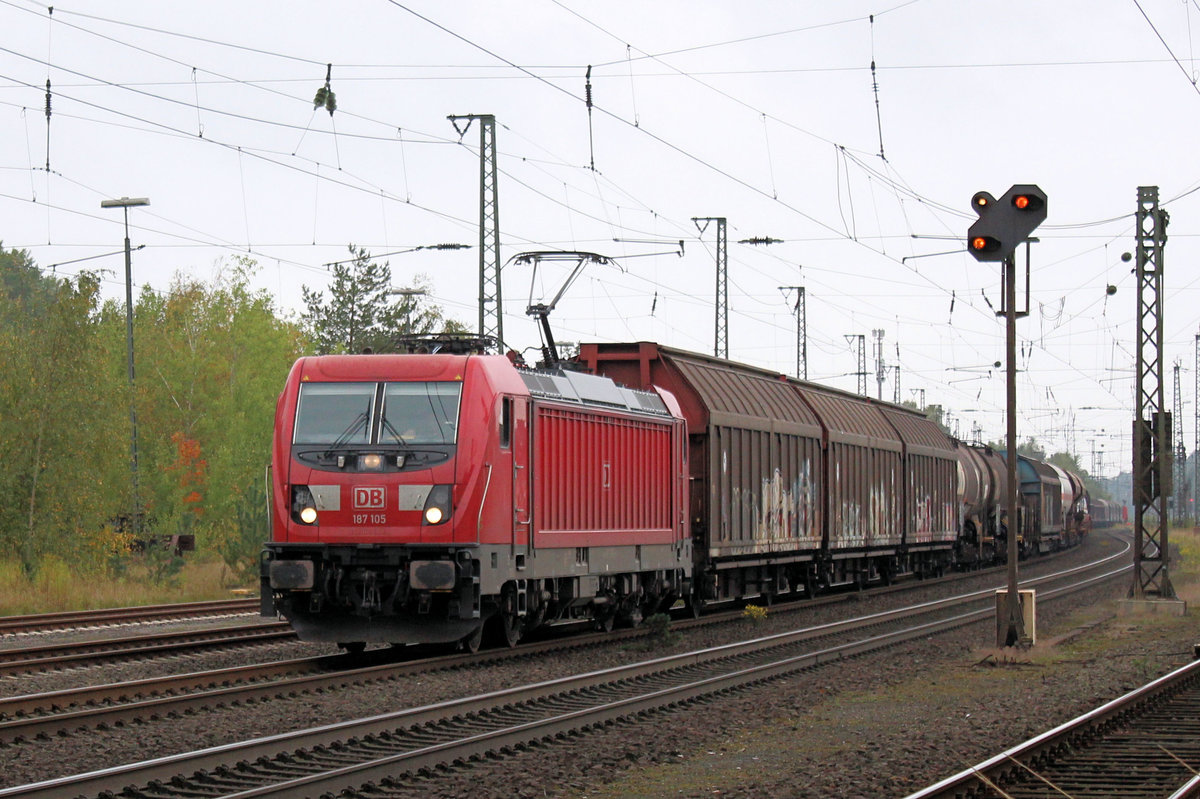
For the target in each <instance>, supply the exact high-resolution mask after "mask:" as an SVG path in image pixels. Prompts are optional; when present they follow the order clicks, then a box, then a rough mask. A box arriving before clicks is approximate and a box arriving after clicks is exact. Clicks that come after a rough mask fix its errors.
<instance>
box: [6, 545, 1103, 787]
mask: <svg viewBox="0 0 1200 799" xmlns="http://www.w3.org/2000/svg"><path fill="white" fill-rule="evenodd" d="M1116 557H1119V556H1113V558H1116ZM1113 558H1109V559H1106V561H1111V560H1112V559H1113ZM1109 566H1111V563H1108V564H1106V566H1105V567H1104V568H1106V569H1109ZM1096 568H1097V565H1096V564H1091V565H1090V566H1087V567H1079V568H1076V569H1072V570H1068V571H1067V572H1062V573H1059V574H1055V575H1048V576H1046V577H1043V578H1039V579H1037V580H1036V581H1028V583H1038V584H1041V585H1043V586H1045V585H1048V584H1050V583H1054V582H1057V581H1063V580H1066V581H1068V582H1069V583H1070V584H1069V585H1067V586H1065V587H1060V588H1053V589H1046V588H1043V589H1042V591H1041V592H1040V593H1041V599H1042V601H1050V600H1051V599H1053V598H1054V597H1055V596H1058V595H1061V594H1063V593H1066V592H1070V591H1078V590H1082V589H1083V588H1085V587H1090V586H1091V585H1094V584H1096V583H1097V582H1099V581H1104V580H1108V579H1113V578H1114V577H1116V578H1119V577H1121V576H1123V575H1124V574H1125V572H1126V569H1125V568H1124V567H1113V568H1111V569H1109V570H1107V571H1103V572H1102V573H1101V574H1099V575H1097V576H1093V577H1090V578H1087V579H1081V578H1080V577H1079V576H1078V575H1079V574H1081V573H1082V572H1083V571H1085V570H1091V571H1095V570H1096ZM994 593H995V589H987V590H983V591H976V592H972V593H970V594H965V595H962V596H959V597H953V598H950V599H944V600H938V601H935V602H929V603H925V604H922V605H917V606H913V607H909V608H905V609H901V610H896V611H888V612H885V613H878V614H873V615H871V616H867V617H862V618H859V619H853V620H848V621H842V622H835V623H832V624H827V625H822V626H820V627H815V628H808V629H805V630H798V631H795V632H792V633H786V634H782V635H776V636H771V637H769V638H765V639H759V640H755V641H749V642H743V643H739V644H733V645H727V646H723V647H717V648H715V649H709V650H703V651H700V652H690V653H686V654H682V655H676V656H671V657H667V658H660V659H657V660H652V661H647V662H644V663H639V664H634V665H630V666H622V667H618V668H614V669H608V670H605V671H601V672H594V673H591V674H585V675H580V676H574V677H569V678H564V679H559V680H554V681H551V682H546V683H540V684H537V685H532V686H526V687H522V688H514V689H510V690H506V691H501V692H498V693H493V694H488V695H484V696H477V697H471V698H468V699H461V700H455V701H451V702H445V703H441V704H437V705H431V706H428V707H423V708H417V709H411V710H405V711H400V712H397V713H390V714H386V715H380V716H376V717H373V718H371V719H365V720H357V721H352V722H345V723H341V724H334V725H329V726H326V727H322V728H318V729H314V730H303V731H298V732H293V733H288V734H284V735H279V736H272V737H269V738H260V739H257V740H254V741H249V742H244V743H238V744H230V745H226V746H220V747H215V748H211V749H206V750H202V751H199V752H193V753H188V754H183V755H177V756H172V757H165V758H159V759H157V760H154V761H148V762H144V763H138V764H132V765H129V766H121V767H118V768H114V769H107V770H104V771H100V772H93V773H91V774H87V775H79V776H76V777H69V778H63V779H59V780H52V781H48V782H45V783H38V784H36V785H27V786H20V787H17V788H12V789H9V790H6V791H0V797H6V796H15V795H21V796H38V797H50V796H77V795H80V794H85V795H96V794H99V793H101V792H103V791H114V792H115V791H119V790H121V789H122V788H124V787H125V786H128V785H140V786H146V787H143V788H139V793H138V795H142V796H174V795H178V794H181V793H186V794H187V795H194V796H227V795H237V796H246V797H250V796H283V795H319V794H321V793H323V792H326V791H333V792H336V791H340V790H343V789H350V790H352V791H356V790H358V787H359V786H362V785H364V784H371V785H373V788H372V791H373V792H372V794H371V795H372V796H378V795H387V791H388V780H390V779H392V778H394V777H395V776H396V775H398V774H403V773H405V772H409V771H413V770H416V769H422V768H428V767H432V766H436V765H438V764H442V763H453V762H456V761H460V760H468V759H470V758H473V757H479V756H481V755H483V754H485V753H491V752H496V751H500V750H503V749H505V748H506V747H511V746H518V745H522V744H526V743H529V742H534V741H552V740H554V739H555V738H556V737H557V736H562V735H566V734H569V733H571V732H574V731H579V730H586V729H588V728H590V727H592V726H595V725H598V724H606V723H609V722H611V721H612V720H614V719H618V718H627V717H629V716H631V715H635V714H638V713H644V712H652V711H656V710H662V709H664V708H670V707H674V706H679V705H686V704H688V703H691V702H694V701H698V700H701V699H703V698H705V697H710V696H712V695H714V694H719V693H721V692H724V691H730V690H738V689H740V688H743V687H745V686H747V685H752V684H755V683H759V682H763V681H766V680H771V679H774V678H776V677H778V676H780V675H784V674H788V673H793V672H795V671H798V670H802V669H813V668H818V667H820V666H821V665H823V664H825V663H829V662H834V661H838V660H841V659H843V658H847V657H853V656H855V655H859V654H862V653H865V652H869V651H874V650H878V649H881V648H885V647H889V646H894V645H896V644H899V643H901V642H904V641H907V640H912V639H914V638H922V637H928V636H930V635H933V634H936V633H937V632H939V631H942V630H948V629H953V628H955V627H958V626H962V625H966V624H971V623H974V622H978V621H984V620H989V619H991V618H992V617H993V614H994V612H995V597H994ZM487 654H492V653H487ZM500 654H506V652H505V653H497V656H498V655H500ZM521 654H524V653H523V652H522V653H521ZM485 656H486V655H485ZM463 657H466V656H463ZM411 665H413V666H415V667H416V668H418V669H425V670H427V669H428V665H427V664H423V663H420V662H418V663H415V664H411ZM333 679H335V680H341V681H343V682H344V681H346V680H349V679H351V676H350V674H349V673H343V674H340V675H335V676H334V678H333ZM276 690H278V689H276Z"/></svg>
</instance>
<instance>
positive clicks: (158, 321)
mask: <svg viewBox="0 0 1200 799" xmlns="http://www.w3.org/2000/svg"><path fill="white" fill-rule="evenodd" d="M256 269H257V265H256V264H255V263H254V261H252V260H249V259H244V258H242V259H237V260H236V261H235V262H234V264H232V265H230V266H227V267H226V268H224V269H223V270H222V271H221V272H220V273H219V274H218V275H217V277H216V278H215V279H214V280H213V282H212V283H210V284H203V283H200V282H198V281H195V280H186V279H182V278H179V277H176V279H175V280H174V282H173V283H172V285H171V288H170V290H169V291H168V292H167V293H166V294H165V295H159V294H156V293H154V292H148V291H144V292H143V293H142V296H141V298H140V300H139V303H138V314H137V320H138V323H139V325H140V326H143V327H146V328H149V327H150V326H151V325H152V326H153V329H154V332H155V336H154V340H155V344H154V346H153V347H142V348H139V352H138V375H139V378H138V389H139V421H140V424H141V427H142V429H143V430H144V435H143V437H142V439H143V440H144V441H145V442H146V444H145V447H144V451H145V457H144V459H143V460H144V466H143V469H142V473H143V475H144V480H143V485H144V486H145V489H144V491H143V494H144V499H145V501H146V503H147V504H148V513H149V515H150V516H151V518H152V520H153V528H154V533H155V534H157V535H164V536H165V535H177V534H194V535H195V536H196V541H197V547H198V548H212V547H215V548H216V549H217V551H219V552H220V553H221V554H222V555H223V556H224V555H225V554H226V553H231V554H230V557H233V558H237V559H241V558H249V559H250V560H252V561H253V560H255V559H256V558H257V555H258V546H257V545H256V546H254V547H253V549H252V551H246V550H245V548H244V547H242V548H236V549H237V551H236V552H234V550H233V549H230V548H229V547H226V546H225V545H224V543H225V542H224V539H225V537H227V536H230V535H231V534H232V533H231V529H230V528H231V523H232V520H233V519H234V518H235V517H236V516H237V515H238V512H239V508H240V507H241V505H242V504H243V502H244V501H245V500H244V497H246V496H247V495H248V494H249V493H252V492H253V491H254V490H256V489H255V487H256V486H257V485H259V484H261V483H262V482H263V474H264V468H265V466H266V464H267V462H268V461H269V459H270V446H271V431H272V428H273V420H274V410H275V399H276V397H277V396H278V394H279V390H280V388H281V387H282V386H283V383H284V381H285V379H286V377H287V372H288V369H290V368H291V365H292V363H293V361H295V359H296V357H298V356H299V354H300V333H299V331H298V330H297V329H296V327H295V326H294V325H292V324H290V323H287V322H285V321H282V320H281V319H280V315H279V313H278V311H277V309H276V308H275V305H274V301H273V300H272V299H271V297H270V296H269V295H268V294H267V293H266V292H262V291H259V292H254V291H251V290H250V289H249V281H250V279H251V277H252V276H253V274H254V271H255V270H256ZM268 535H269V531H268V530H267V529H266V526H265V524H264V525H263V526H262V527H261V529H260V530H259V531H258V539H257V543H258V544H261V542H262V541H263V540H265V539H266V538H267V536H268ZM231 568H232V569H233V571H234V572H235V573H239V572H243V571H244V569H243V568H242V566H241V565H240V564H231Z"/></svg>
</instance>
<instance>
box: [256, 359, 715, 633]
mask: <svg viewBox="0 0 1200 799" xmlns="http://www.w3.org/2000/svg"><path fill="white" fill-rule="evenodd" d="M685 450H686V432H685V428H684V421H683V418H682V414H681V413H680V410H679V406H678V404H677V403H676V401H675V399H674V397H673V396H672V395H671V394H670V393H669V392H666V391H662V390H651V391H634V390H631V389H627V388H623V387H621V386H619V385H617V384H615V383H613V382H612V381H611V380H609V379H607V378H603V377H597V376H594V375H586V374H580V373H574V372H570V371H558V372H551V373H548V372H533V371H528V370H524V369H519V368H517V367H515V366H514V365H513V364H512V363H511V362H510V361H509V360H508V359H507V358H505V357H503V356H498V355H479V354H422V355H334V356H322V357H311V358H301V359H300V360H298V361H297V362H296V364H295V365H294V366H293V367H292V370H291V374H290V375H289V376H288V380H287V384H286V387H285V388H284V391H283V393H282V395H281V396H280V398H279V402H278V406H277V410H276V426H275V439H274V444H273V448H272V459H271V469H272V472H271V474H272V479H271V486H272V496H271V540H270V541H268V542H267V543H266V545H265V549H264V553H263V559H262V564H261V581H262V611H263V614H264V615H267V616H275V615H276V614H282V615H283V616H285V617H286V618H287V619H288V620H289V621H291V623H292V625H293V626H294V627H295V629H296V631H297V632H298V633H299V635H300V637H301V639H303V640H309V641H329V642H337V643H339V644H341V645H342V646H343V647H346V648H348V649H351V650H358V649H361V648H362V647H363V646H364V645H365V644H366V643H367V642H405V643H409V642H454V641H462V642H463V643H464V644H465V645H466V646H467V647H469V648H471V649H474V648H475V647H477V646H478V645H479V642H480V638H481V635H482V632H483V627H484V624H485V622H488V621H489V620H491V621H490V625H491V626H493V628H494V630H495V633H496V635H497V637H498V638H499V639H500V640H502V641H504V642H506V643H508V644H509V645H513V644H515V643H516V642H517V640H518V639H519V638H520V636H521V634H522V632H523V631H525V630H528V629H531V628H533V627H535V626H538V625H540V624H546V623H552V622H555V621H560V620H568V619H587V618H590V619H593V620H594V621H595V622H597V623H598V624H600V625H602V626H609V625H611V624H612V623H613V621H614V620H617V619H620V618H622V617H625V618H627V619H629V620H636V618H637V617H638V616H639V615H640V614H643V613H648V612H654V611H656V610H658V609H660V608H665V607H669V606H670V605H671V604H672V603H673V602H674V600H675V599H676V597H677V596H679V595H680V592H686V591H687V590H688V589H689V585H688V583H687V578H688V575H689V568H690V565H691V562H692V552H691V540H690V538H689V536H688V535H687V528H686V516H685V514H686V509H687V467H686V464H685Z"/></svg>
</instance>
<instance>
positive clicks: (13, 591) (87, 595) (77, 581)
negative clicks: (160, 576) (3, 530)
mask: <svg viewBox="0 0 1200 799" xmlns="http://www.w3.org/2000/svg"><path fill="white" fill-rule="evenodd" d="M153 568H154V565H153V564H152V563H147V562H144V561H143V560H142V559H140V558H138V557H130V559H129V563H128V568H127V569H125V570H124V571H123V573H122V574H121V575H120V576H118V577H111V578H110V577H100V576H97V575H94V574H81V573H79V572H78V571H76V570H75V569H72V568H71V566H70V565H69V564H67V563H66V562H65V561H63V560H60V559H58V558H46V559H45V560H44V561H43V562H42V563H41V565H40V566H39V567H38V569H37V571H36V572H35V573H34V574H33V575H32V576H26V574H25V573H24V571H22V569H21V566H20V564H19V563H17V562H16V561H0V616H19V615H25V614H30V613H54V612H57V611H65V610H92V609H96V608H119V607H133V606H137V605H159V604H167V603H171V602H200V601H204V600H210V599H229V598H230V597H231V596H232V594H231V589H236V588H239V587H240V588H252V589H257V586H256V585H254V586H251V585H230V584H229V583H228V579H229V572H228V570H227V569H226V568H225V567H224V565H223V564H222V562H221V560H220V559H219V558H217V557H216V556H215V555H211V554H208V553H191V554H189V555H188V557H187V559H186V561H185V563H184V565H183V568H182V569H181V570H180V572H179V573H178V575H176V576H177V578H178V579H176V580H173V581H172V582H171V583H170V584H167V583H161V582H158V583H156V582H155V580H154V579H153V575H152V569H153Z"/></svg>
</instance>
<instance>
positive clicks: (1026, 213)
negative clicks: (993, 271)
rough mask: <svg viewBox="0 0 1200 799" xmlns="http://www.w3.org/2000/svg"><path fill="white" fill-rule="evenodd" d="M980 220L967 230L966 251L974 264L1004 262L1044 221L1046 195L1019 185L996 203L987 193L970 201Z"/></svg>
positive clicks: (980, 193)
mask: <svg viewBox="0 0 1200 799" xmlns="http://www.w3.org/2000/svg"><path fill="white" fill-rule="evenodd" d="M971 207H972V208H973V209H974V210H975V213H977V214H979V219H977V220H975V222H974V223H973V224H972V225H971V227H970V228H969V229H968V230H967V249H968V250H969V251H970V252H971V255H974V256H975V260H977V261H1003V260H1005V259H1006V258H1008V257H1009V256H1011V255H1012V254H1013V251H1015V250H1016V249H1017V245H1018V244H1020V243H1021V242H1023V241H1025V240H1026V239H1027V238H1029V234H1030V233H1032V232H1033V231H1034V230H1035V229H1036V228H1037V226H1038V225H1040V224H1042V222H1044V221H1045V219H1046V193H1045V192H1044V191H1042V190H1041V189H1039V188H1038V187H1037V186H1035V185H1033V184H1031V183H1019V184H1017V185H1015V186H1013V187H1012V188H1010V189H1009V190H1008V191H1007V192H1005V194H1004V196H1003V197H1001V198H1000V199H999V200H997V199H996V198H995V197H993V196H992V195H990V194H988V193H987V192H986V191H979V192H976V193H975V196H973V197H972V198H971Z"/></svg>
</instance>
